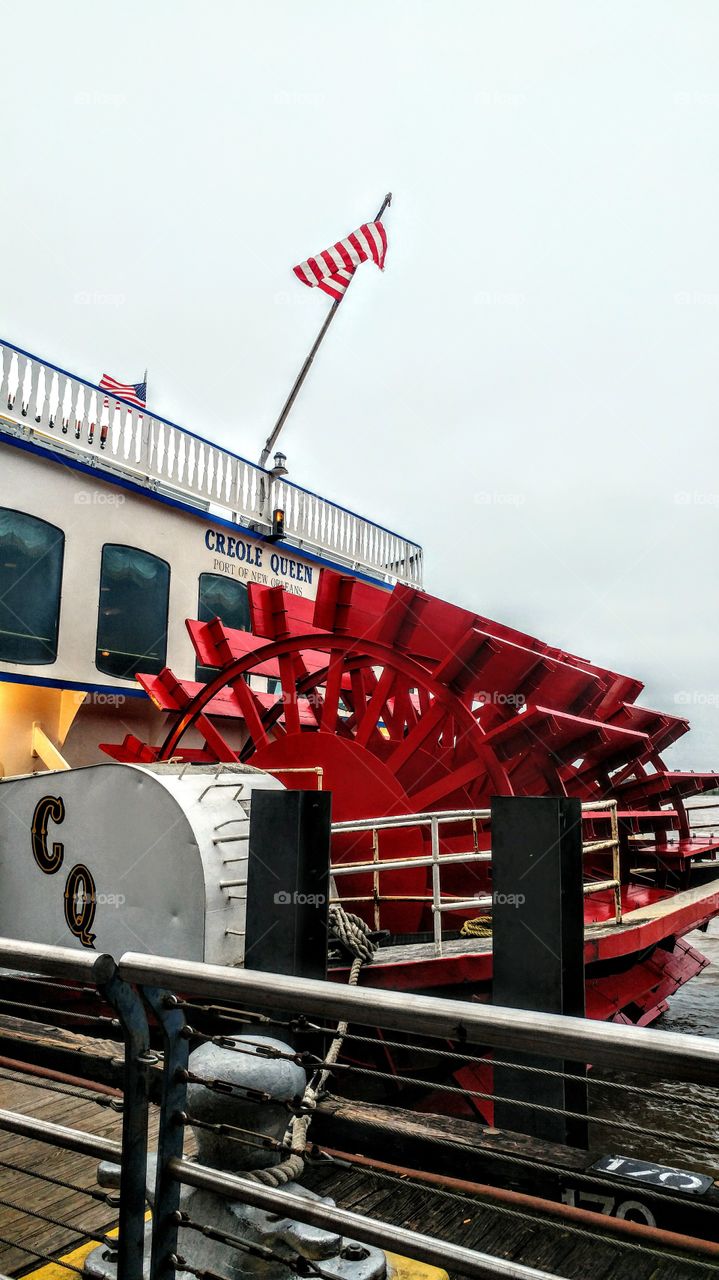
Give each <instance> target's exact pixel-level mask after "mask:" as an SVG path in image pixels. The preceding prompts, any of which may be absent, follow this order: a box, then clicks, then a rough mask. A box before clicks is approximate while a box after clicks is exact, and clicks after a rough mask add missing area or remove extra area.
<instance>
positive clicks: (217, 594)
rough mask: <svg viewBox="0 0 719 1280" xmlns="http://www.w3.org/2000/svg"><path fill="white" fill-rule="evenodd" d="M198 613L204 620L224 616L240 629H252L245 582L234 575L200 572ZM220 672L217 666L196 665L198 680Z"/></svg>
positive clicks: (200, 619) (232, 625)
mask: <svg viewBox="0 0 719 1280" xmlns="http://www.w3.org/2000/svg"><path fill="white" fill-rule="evenodd" d="M197 617H198V619H199V621H200V622H211V621H212V619H213V618H221V619H222V621H223V622H224V624H225V626H226V627H233V628H234V629H235V630H236V631H249V629H250V603H249V600H248V599H247V587H246V586H245V584H244V582H236V581H235V579H234V578H227V577H225V576H224V575H223V574H221V573H202V574H200V595H199V600H198V602H197ZM216 674H217V668H216V667H203V666H202V665H201V664H200V663H199V662H198V663H196V665H195V679H196V680H201V681H202V682H203V683H204V682H206V681H207V680H211V679H212V677H213V676H214V675H216Z"/></svg>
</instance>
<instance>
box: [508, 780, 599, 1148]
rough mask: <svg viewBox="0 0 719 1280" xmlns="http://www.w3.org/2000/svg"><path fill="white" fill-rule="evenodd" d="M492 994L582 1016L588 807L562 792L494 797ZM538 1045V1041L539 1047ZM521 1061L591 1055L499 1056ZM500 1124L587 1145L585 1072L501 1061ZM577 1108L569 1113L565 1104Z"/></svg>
mask: <svg viewBox="0 0 719 1280" xmlns="http://www.w3.org/2000/svg"><path fill="white" fill-rule="evenodd" d="M492 889H493V897H494V904H493V946H494V955H493V980H492V1001H493V1003H494V1004H496V1005H505V1006H507V1007H509V1008H513V1009H527V1010H536V1011H538V1012H541V1013H563V1014H570V1015H574V1016H578V1017H583V1016H584V892H583V873H582V810H581V804H580V802H579V800H571V799H567V798H566V797H561V798H557V797H550V796H547V797H544V796H542V797H538V798H537V797H528V796H497V797H495V798H494V799H493V800H492ZM537 1047H538V1049H539V1048H540V1045H538V1046H537ZM497 1056H498V1057H501V1058H502V1059H503V1060H505V1061H511V1062H512V1063H516V1064H517V1067H522V1066H524V1067H527V1066H531V1067H547V1068H549V1069H550V1070H552V1071H556V1072H563V1071H568V1072H571V1073H572V1074H573V1075H579V1076H584V1075H585V1073H586V1067H585V1064H583V1063H582V1064H577V1063H568V1062H564V1061H561V1060H558V1059H556V1058H554V1059H548V1058H547V1057H546V1056H540V1055H539V1054H537V1056H534V1055H532V1056H530V1055H527V1054H521V1055H520V1054H508V1053H504V1052H503V1053H502V1054H501V1055H499V1054H498V1055H497ZM494 1092H495V1094H496V1095H497V1097H498V1098H500V1097H504V1098H512V1099H517V1101H518V1102H533V1103H539V1104H540V1105H541V1106H545V1107H550V1108H553V1109H556V1110H553V1111H538V1110H535V1109H534V1108H532V1107H529V1106H518V1105H516V1103H512V1102H499V1101H497V1102H496V1103H495V1123H496V1124H497V1125H498V1126H499V1127H500V1128H507V1129H514V1130H517V1131H519V1132H522V1133H527V1134H531V1135H533V1136H535V1137H538V1138H543V1139H545V1140H547V1141H552V1142H561V1143H565V1144H567V1143H568V1144H571V1145H573V1146H582V1147H586V1145H587V1124H586V1119H584V1117H586V1110H587V1096H586V1085H585V1083H584V1081H583V1080H580V1081H574V1080H567V1079H565V1078H564V1077H563V1076H547V1075H544V1074H541V1073H539V1072H535V1071H526V1070H525V1071H522V1070H517V1069H515V1068H514V1067H512V1066H507V1067H495V1069H494ZM565 1110H569V1111H573V1112H576V1113H579V1114H580V1116H581V1117H582V1118H581V1119H578V1120H577V1119H571V1118H569V1117H567V1116H565V1115H563V1114H561V1112H563V1111H565Z"/></svg>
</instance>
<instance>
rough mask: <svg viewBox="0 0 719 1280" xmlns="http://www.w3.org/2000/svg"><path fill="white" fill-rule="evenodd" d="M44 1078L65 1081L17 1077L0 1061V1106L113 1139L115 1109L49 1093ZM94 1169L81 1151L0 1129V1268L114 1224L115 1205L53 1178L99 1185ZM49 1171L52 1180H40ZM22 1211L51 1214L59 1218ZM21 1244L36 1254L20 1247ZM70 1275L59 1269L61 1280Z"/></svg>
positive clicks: (116, 1134) (32, 1262)
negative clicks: (62, 1148)
mask: <svg viewBox="0 0 719 1280" xmlns="http://www.w3.org/2000/svg"><path fill="white" fill-rule="evenodd" d="M10 1077H13V1078H10ZM47 1084H52V1085H53V1086H56V1087H57V1088H69V1086H66V1085H60V1084H57V1082H54V1081H43V1082H42V1083H40V1082H35V1081H31V1078H30V1077H26V1078H25V1079H22V1078H19V1073H16V1072H13V1071H11V1070H9V1069H7V1068H4V1067H3V1068H0V1107H3V1108H5V1109H7V1110H9V1111H19V1112H22V1113H23V1114H25V1115H30V1116H36V1117H37V1118H38V1119H40V1120H46V1121H48V1122H49V1123H52V1124H64V1125H69V1126H70V1127H71V1128H76V1129H86V1130H87V1131H88V1132H90V1133H96V1134H98V1135H100V1136H102V1137H108V1138H114V1139H116V1140H118V1141H119V1140H120V1137H121V1128H122V1117H121V1115H120V1114H119V1113H118V1112H117V1111H113V1110H111V1109H110V1108H109V1107H105V1106H100V1105H98V1104H97V1103H96V1102H93V1101H89V1100H87V1099H86V1098H84V1097H82V1096H77V1095H75V1096H73V1095H70V1094H66V1093H58V1092H54V1091H53V1090H50V1089H48V1088H47V1087H46V1085H47ZM8 1165H12V1166H14V1167H13V1168H8V1167H7V1166H8ZM96 1170H97V1161H96V1160H94V1159H91V1158H90V1157H89V1156H81V1155H76V1154H75V1153H74V1152H70V1151H61V1150H59V1149H57V1148H55V1147H51V1146H48V1145H46V1144H45V1143H43V1142H36V1141H33V1140H29V1139H27V1138H21V1137H17V1136H16V1135H15V1134H11V1133H2V1132H0V1272H2V1273H4V1274H5V1275H10V1276H13V1275H21V1274H23V1273H24V1272H26V1271H29V1270H34V1269H35V1268H36V1267H39V1266H41V1265H42V1261H41V1259H39V1258H38V1257H37V1256H36V1254H37V1253H40V1254H47V1255H49V1256H51V1257H58V1256H60V1255H62V1254H66V1253H68V1252H69V1251H70V1250H72V1249H74V1248H76V1247H77V1246H78V1245H81V1244H83V1243H84V1242H85V1240H86V1238H87V1236H88V1235H92V1236H94V1238H97V1236H98V1234H99V1235H102V1234H103V1233H104V1232H105V1231H106V1230H109V1229H110V1228H111V1227H113V1226H114V1225H115V1223H116V1221H117V1210H116V1209H114V1208H113V1207H112V1206H111V1205H108V1204H105V1203H103V1202H102V1201H100V1200H96V1199H93V1198H91V1197H89V1196H86V1195H83V1194H82V1191H81V1190H73V1189H71V1188H68V1187H67V1186H63V1185H59V1184H62V1183H68V1182H69V1183H71V1184H73V1186H74V1187H77V1188H91V1189H93V1190H99V1188H97V1183H96V1176H95V1175H96ZM40 1174H42V1175H43V1176H42V1177H39V1176H37V1175H40ZM52 1178H56V1179H58V1182H57V1183H56V1182H52V1181H46V1180H45V1179H52ZM13 1206H17V1207H13ZM28 1210H32V1211H33V1213H34V1214H43V1215H45V1216H46V1217H48V1218H56V1219H57V1220H58V1224H59V1225H57V1224H55V1223H52V1222H45V1221H43V1220H42V1218H40V1217H34V1216H33V1214H31V1213H30V1212H28ZM23 1245H27V1246H28V1247H29V1249H34V1250H36V1253H30V1252H27V1251H26V1250H25V1249H24V1248H23V1247H22V1246H23ZM74 1274H75V1273H74V1272H71V1271H67V1272H65V1275H66V1276H67V1280H70V1277H71V1276H72V1275H74Z"/></svg>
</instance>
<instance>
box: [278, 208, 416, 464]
mask: <svg viewBox="0 0 719 1280" xmlns="http://www.w3.org/2000/svg"><path fill="white" fill-rule="evenodd" d="M391 203H392V192H391V191H388V192H387V195H386V196H385V198H384V200H383V201H382V204H381V205H380V208H379V212H378V213H377V215H376V217H375V218H374V221H375V222H379V220H380V218H381V217H382V214H383V213H384V211H385V209H386V208H388V206H389V205H390V204H391ZM351 283H352V280H350V282H349V284H351ZM349 284H348V285H347V289H349ZM347 289H345V292H344V293H343V295H342V298H344V297H345V295H346V293H347ZM342 298H335V300H334V302H333V303H332V306H331V307H330V309H329V311H328V313H327V315H326V317H325V320H324V324H323V325H322V328H321V329H320V331H319V333H318V334H317V337H316V338H315V341H314V343H313V345H312V347H311V349H310V352H309V355H308V356H307V358H306V360H305V362H304V364H303V366H302V368H301V369H300V371H299V373H298V375H297V377H296V379H295V382H294V385H293V387H292V390H291V391H290V394H289V395H288V397H287V399H286V400H285V403H284V405H283V406H282V411H281V413H280V416H279V418H278V419H277V421H276V423H275V425H274V427H273V428H272V431H271V432H270V434H269V436H268V437H267V440H266V441H265V447H264V449H263V450H262V453H261V455H260V466H261V467H264V466H265V464H266V462H267V459H268V458H269V456H270V454H271V452H272V450H273V449H274V447H275V445H276V444H277V438H278V436H279V434H280V432H281V430H282V428H283V427H284V425H285V422H286V421H287V418H288V416H289V413H290V410H291V408H292V406H293V404H294V403H295V400H296V399H297V396H298V394H299V391H300V388H301V386H302V383H303V382H304V380H305V378H306V377H307V374H308V373H309V371H310V368H311V365H312V361H313V360H314V358H315V356H316V355H317V352H318V351H319V349H320V346H321V343H322V339H323V338H324V336H325V334H326V332H327V330H328V329H329V327H330V325H331V324H332V321H333V320H334V318H335V316H336V314H337V311H338V309H339V305H340V303H341V302H342Z"/></svg>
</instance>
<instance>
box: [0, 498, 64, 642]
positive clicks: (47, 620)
mask: <svg viewBox="0 0 719 1280" xmlns="http://www.w3.org/2000/svg"><path fill="white" fill-rule="evenodd" d="M64 549H65V535H64V533H63V532H62V529H58V528H56V526H55V525H54V524H48V523H47V521H45V520H38V519H37V517H36V516H28V515H25V514H24V513H23V512H22V511H10V510H8V509H6V508H4V507H0V660H2V661H3V662H20V663H26V664H27V665H29V666H30V665H31V666H39V665H41V664H44V663H49V662H54V661H55V659H56V658H57V635H58V626H59V620H60V589H61V586H62V560H63V554H64Z"/></svg>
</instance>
